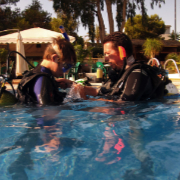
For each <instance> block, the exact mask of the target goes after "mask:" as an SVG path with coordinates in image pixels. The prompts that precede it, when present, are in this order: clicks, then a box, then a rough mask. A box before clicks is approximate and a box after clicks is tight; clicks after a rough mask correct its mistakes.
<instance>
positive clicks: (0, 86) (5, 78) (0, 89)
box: [0, 51, 34, 104]
mask: <svg viewBox="0 0 180 180" xmlns="http://www.w3.org/2000/svg"><path fill="white" fill-rule="evenodd" d="M12 53H17V54H19V55H20V56H21V57H22V58H23V59H24V60H25V61H26V62H27V63H28V64H29V65H30V66H31V67H32V68H34V66H33V65H32V64H31V63H29V62H28V60H27V59H26V58H25V57H24V56H23V55H22V54H21V53H19V52H17V51H11V52H10V53H9V55H8V58H7V71H6V74H0V78H1V81H0V104H6V103H5V102H4V100H5V99H8V98H10V99H13V102H15V100H14V98H15V97H16V92H15V90H14V87H13V84H12V76H11V75H10V72H9V58H10V55H11V54H12ZM6 82H8V83H9V84H10V85H11V87H12V90H13V94H11V93H10V92H8V91H6V86H5V83H6ZM4 94H6V96H7V97H6V98H5V97H2V96H3V95H4ZM13 96H14V98H13ZM2 99H3V100H2ZM2 101H3V103H2Z"/></svg>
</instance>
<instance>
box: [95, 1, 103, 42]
mask: <svg viewBox="0 0 180 180" xmlns="http://www.w3.org/2000/svg"><path fill="white" fill-rule="evenodd" d="M96 5H97V17H98V21H99V34H100V40H101V43H102V42H103V39H104V37H105V25H104V21H103V18H102V14H101V8H100V0H97V1H96Z"/></svg>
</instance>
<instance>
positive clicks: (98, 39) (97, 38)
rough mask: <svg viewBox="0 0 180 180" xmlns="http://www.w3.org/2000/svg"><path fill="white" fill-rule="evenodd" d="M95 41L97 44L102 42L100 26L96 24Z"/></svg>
mask: <svg viewBox="0 0 180 180" xmlns="http://www.w3.org/2000/svg"><path fill="white" fill-rule="evenodd" d="M95 40H96V42H97V43H99V42H100V32H99V26H98V25H97V24H96V28H95Z"/></svg>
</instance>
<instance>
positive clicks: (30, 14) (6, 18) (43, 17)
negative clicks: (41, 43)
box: [0, 0, 51, 35]
mask: <svg viewBox="0 0 180 180" xmlns="http://www.w3.org/2000/svg"><path fill="white" fill-rule="evenodd" d="M8 2H11V3H12V2H18V0H11V1H8ZM0 17H1V18H0V31H2V30H5V29H19V30H25V29H29V28H33V27H35V26H36V27H37V26H38V27H42V28H46V29H50V28H51V26H50V21H51V14H50V13H48V12H46V11H43V10H42V7H41V4H40V2H39V1H38V0H33V1H32V4H31V5H29V6H28V7H27V8H26V9H25V10H24V11H22V12H21V11H20V9H19V8H16V9H15V10H14V11H12V10H11V8H10V7H4V8H2V7H0ZM7 33H9V32H5V33H4V34H7ZM4 34H3V33H1V35H4Z"/></svg>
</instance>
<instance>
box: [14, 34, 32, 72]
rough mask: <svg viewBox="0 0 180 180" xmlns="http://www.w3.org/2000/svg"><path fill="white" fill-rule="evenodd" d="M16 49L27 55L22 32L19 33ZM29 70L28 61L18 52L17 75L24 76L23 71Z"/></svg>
mask: <svg viewBox="0 0 180 180" xmlns="http://www.w3.org/2000/svg"><path fill="white" fill-rule="evenodd" d="M16 51H17V52H19V53H21V54H22V55H23V56H24V57H25V51H24V44H23V42H22V36H21V34H20V32H18V35H17V42H16ZM26 70H29V68H28V63H27V62H26V61H25V60H24V59H23V58H22V57H21V56H20V55H19V54H18V53H17V55H16V76H22V73H23V72H24V71H26Z"/></svg>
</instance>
